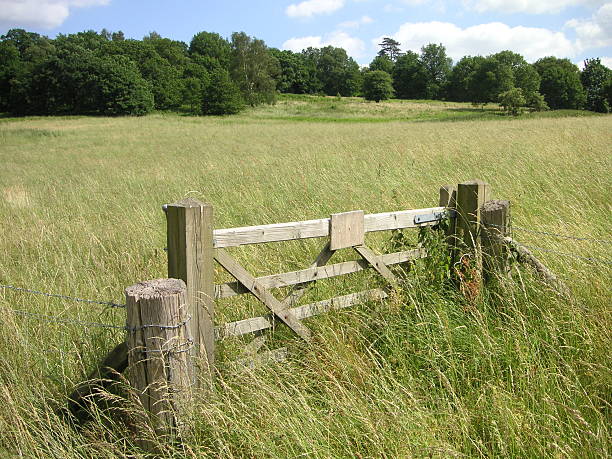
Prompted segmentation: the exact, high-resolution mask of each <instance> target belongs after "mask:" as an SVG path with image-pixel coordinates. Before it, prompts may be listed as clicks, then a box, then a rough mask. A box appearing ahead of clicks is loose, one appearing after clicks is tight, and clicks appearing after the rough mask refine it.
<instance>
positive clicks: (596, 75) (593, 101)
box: [580, 58, 612, 113]
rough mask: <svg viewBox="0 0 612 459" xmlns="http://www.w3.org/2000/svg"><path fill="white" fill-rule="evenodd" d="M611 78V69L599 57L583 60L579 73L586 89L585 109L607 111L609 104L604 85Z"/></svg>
mask: <svg viewBox="0 0 612 459" xmlns="http://www.w3.org/2000/svg"><path fill="white" fill-rule="evenodd" d="M611 79H612V70H610V69H609V68H608V67H606V66H605V65H603V64H602V63H601V60H600V59H599V58H597V59H587V60H585V61H584V69H583V70H582V74H581V75H580V80H581V81H582V86H584V89H585V91H586V109H587V110H591V111H594V112H600V113H609V112H610V108H611V107H610V104H609V103H608V99H607V97H606V86H607V85H608V84H609V82H610V80H611Z"/></svg>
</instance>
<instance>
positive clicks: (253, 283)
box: [215, 249, 311, 342]
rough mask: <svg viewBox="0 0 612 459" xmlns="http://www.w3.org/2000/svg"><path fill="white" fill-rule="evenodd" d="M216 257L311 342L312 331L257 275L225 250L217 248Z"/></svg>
mask: <svg viewBox="0 0 612 459" xmlns="http://www.w3.org/2000/svg"><path fill="white" fill-rule="evenodd" d="M215 259H216V260H217V261H218V262H219V263H220V264H221V266H223V268H225V270H226V271H227V272H228V273H230V274H231V275H232V276H234V278H235V279H236V280H237V281H238V282H240V283H241V284H242V285H244V286H245V287H246V288H247V289H248V290H249V291H250V292H251V293H252V294H253V295H255V297H256V298H257V299H259V301H261V302H262V303H263V304H265V305H266V307H267V308H268V309H270V311H272V312H273V313H274V315H275V316H276V317H278V318H279V319H280V320H281V321H283V322H284V323H285V324H286V325H287V326H288V327H289V328H291V330H293V331H294V332H295V333H296V334H297V335H298V336H300V338H302V339H303V340H304V341H306V342H310V337H311V332H310V330H309V329H308V327H306V326H305V325H304V324H302V323H301V322H300V321H299V320H298V319H297V318H296V317H295V316H294V315H293V313H292V312H291V311H289V309H288V308H287V307H286V306H285V305H283V303H281V302H280V301H278V300H277V299H276V297H275V296H274V295H272V293H270V291H269V290H268V289H266V288H265V287H264V286H263V285H261V283H260V282H259V281H257V279H255V277H253V276H252V275H251V274H250V273H249V272H248V271H247V270H246V269H244V268H243V267H242V266H241V265H240V264H239V263H238V262H237V261H236V260H234V259H233V258H232V257H231V256H230V255H229V254H228V253H227V252H226V251H225V250H223V249H216V253H215Z"/></svg>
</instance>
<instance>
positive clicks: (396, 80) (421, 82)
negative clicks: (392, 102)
mask: <svg viewBox="0 0 612 459" xmlns="http://www.w3.org/2000/svg"><path fill="white" fill-rule="evenodd" d="M426 87H427V75H426V72H425V67H424V66H423V64H422V62H421V61H420V59H419V55H418V54H416V53H414V52H412V51H408V52H407V53H406V54H404V55H402V56H400V57H399V58H398V59H397V61H396V62H395V67H394V68H393V88H394V90H395V95H396V97H397V98H399V99H422V98H424V97H425V95H426Z"/></svg>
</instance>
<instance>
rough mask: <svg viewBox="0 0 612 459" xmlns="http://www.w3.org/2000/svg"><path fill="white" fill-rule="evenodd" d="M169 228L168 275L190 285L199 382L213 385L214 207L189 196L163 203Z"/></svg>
mask: <svg viewBox="0 0 612 459" xmlns="http://www.w3.org/2000/svg"><path fill="white" fill-rule="evenodd" d="M164 209H165V211H166V219H167V224H168V225H167V229H168V233H167V234H168V277H171V278H176V279H182V280H183V281H185V283H186V284H187V304H188V305H189V314H190V315H191V317H192V319H191V322H190V330H191V336H193V339H194V343H195V346H194V349H193V352H192V355H193V356H195V357H198V359H197V362H196V363H199V365H197V369H198V372H199V374H198V375H196V384H197V385H198V386H200V387H204V388H212V383H213V376H214V372H215V370H214V368H215V328H214V316H215V284H214V261H213V260H214V258H213V257H214V249H213V207H212V206H211V205H210V204H204V203H201V202H199V201H197V200H196V199H192V198H187V199H184V200H182V201H179V202H177V203H175V204H169V205H167V206H164Z"/></svg>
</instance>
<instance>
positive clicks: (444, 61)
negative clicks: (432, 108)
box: [419, 43, 453, 99]
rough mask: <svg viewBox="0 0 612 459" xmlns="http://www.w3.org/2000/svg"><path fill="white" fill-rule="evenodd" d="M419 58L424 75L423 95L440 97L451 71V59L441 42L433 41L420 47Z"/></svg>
mask: <svg viewBox="0 0 612 459" xmlns="http://www.w3.org/2000/svg"><path fill="white" fill-rule="evenodd" d="M419 60H420V62H421V65H422V66H423V69H424V71H425V75H426V83H425V97H427V98H428V99H439V98H441V96H442V94H443V92H444V89H445V86H446V83H447V81H448V77H449V75H450V73H451V68H452V64H453V60H452V59H451V58H450V57H448V56H447V55H446V48H445V47H444V46H443V45H442V44H439V45H436V44H435V43H430V44H428V45H426V46H423V47H422V48H421V56H420V58H419Z"/></svg>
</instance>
